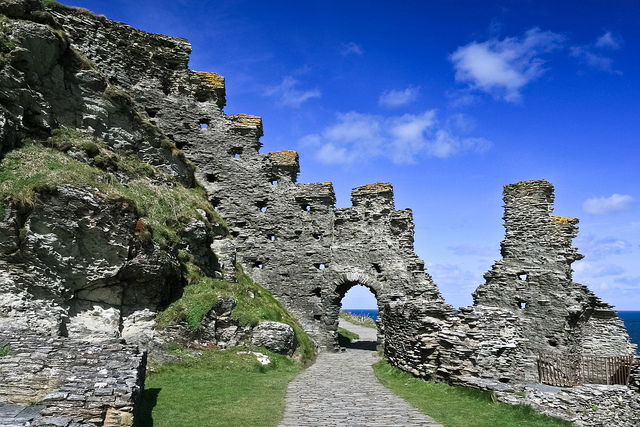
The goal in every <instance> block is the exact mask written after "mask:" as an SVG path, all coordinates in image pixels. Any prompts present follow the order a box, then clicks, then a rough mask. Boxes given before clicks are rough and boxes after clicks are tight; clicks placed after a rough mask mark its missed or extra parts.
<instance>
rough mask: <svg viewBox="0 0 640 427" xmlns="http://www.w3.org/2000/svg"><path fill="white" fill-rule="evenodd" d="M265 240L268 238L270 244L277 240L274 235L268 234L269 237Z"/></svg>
mask: <svg viewBox="0 0 640 427" xmlns="http://www.w3.org/2000/svg"><path fill="white" fill-rule="evenodd" d="M267 238H268V239H269V240H271V241H272V242H275V241H276V240H278V238H277V237H276V235H275V234H269V235H268V236H267Z"/></svg>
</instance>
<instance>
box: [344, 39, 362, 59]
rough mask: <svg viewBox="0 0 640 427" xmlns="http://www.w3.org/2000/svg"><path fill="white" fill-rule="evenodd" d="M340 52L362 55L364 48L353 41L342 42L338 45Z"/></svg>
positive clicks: (345, 54)
mask: <svg viewBox="0 0 640 427" xmlns="http://www.w3.org/2000/svg"><path fill="white" fill-rule="evenodd" d="M340 54H341V55H342V56H349V55H356V56H362V55H364V49H362V46H360V45H359V44H357V43H354V42H349V43H343V44H342V46H340Z"/></svg>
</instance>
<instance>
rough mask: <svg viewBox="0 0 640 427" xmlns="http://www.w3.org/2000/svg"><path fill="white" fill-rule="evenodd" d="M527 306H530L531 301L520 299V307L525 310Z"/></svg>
mask: <svg viewBox="0 0 640 427" xmlns="http://www.w3.org/2000/svg"><path fill="white" fill-rule="evenodd" d="M527 306H529V303H528V302H526V301H518V308H519V309H520V310H524V309H525V308H527Z"/></svg>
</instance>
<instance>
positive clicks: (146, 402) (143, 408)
mask: <svg viewBox="0 0 640 427" xmlns="http://www.w3.org/2000/svg"><path fill="white" fill-rule="evenodd" d="M160 390H162V389H160V388H148V389H145V390H144V391H143V392H142V396H141V398H140V405H139V406H138V412H137V414H136V422H135V427H152V426H153V414H152V412H153V408H154V407H155V406H156V404H157V403H158V395H159V394H160Z"/></svg>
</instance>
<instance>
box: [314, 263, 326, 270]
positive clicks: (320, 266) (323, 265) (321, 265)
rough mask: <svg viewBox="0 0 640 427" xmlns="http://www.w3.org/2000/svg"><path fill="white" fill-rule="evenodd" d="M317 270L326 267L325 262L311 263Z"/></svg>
mask: <svg viewBox="0 0 640 427" xmlns="http://www.w3.org/2000/svg"><path fill="white" fill-rule="evenodd" d="M313 265H314V266H315V267H316V268H317V269H318V270H324V269H326V268H327V265H326V264H323V263H320V264H313Z"/></svg>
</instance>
